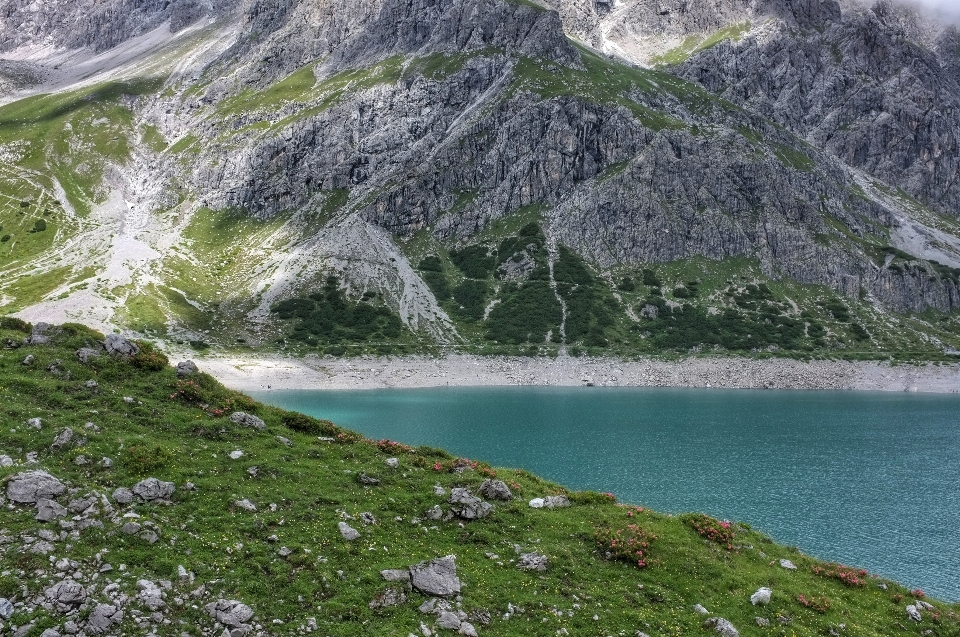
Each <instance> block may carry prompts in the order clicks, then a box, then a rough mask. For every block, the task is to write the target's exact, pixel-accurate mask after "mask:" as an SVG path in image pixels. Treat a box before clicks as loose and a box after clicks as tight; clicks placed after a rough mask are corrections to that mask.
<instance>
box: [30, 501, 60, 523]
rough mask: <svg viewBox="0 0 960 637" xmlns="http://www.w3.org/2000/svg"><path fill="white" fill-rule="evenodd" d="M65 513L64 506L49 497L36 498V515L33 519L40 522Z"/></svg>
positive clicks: (54, 518)
mask: <svg viewBox="0 0 960 637" xmlns="http://www.w3.org/2000/svg"><path fill="white" fill-rule="evenodd" d="M65 515H67V510H66V508H64V507H63V506H61V505H60V504H58V503H57V502H56V501H54V500H51V499H49V498H40V499H39V500H37V515H36V516H34V518H33V519H34V520H38V521H40V522H50V521H51V520H56V519H57V518H62V517H63V516H65Z"/></svg>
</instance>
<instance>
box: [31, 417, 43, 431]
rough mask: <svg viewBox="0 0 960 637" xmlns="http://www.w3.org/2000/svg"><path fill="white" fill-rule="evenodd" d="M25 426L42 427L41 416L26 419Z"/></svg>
mask: <svg viewBox="0 0 960 637" xmlns="http://www.w3.org/2000/svg"><path fill="white" fill-rule="evenodd" d="M27 426H28V427H30V428H31V429H43V419H42V418H30V419H29V420H27Z"/></svg>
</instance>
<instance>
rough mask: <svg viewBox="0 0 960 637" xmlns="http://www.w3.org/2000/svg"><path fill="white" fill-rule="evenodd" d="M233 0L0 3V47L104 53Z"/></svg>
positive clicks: (174, 28) (11, 0)
mask: <svg viewBox="0 0 960 637" xmlns="http://www.w3.org/2000/svg"><path fill="white" fill-rule="evenodd" d="M235 3H236V2H235V0H212V1H210V0H105V1H103V0H81V1H79V2H78V1H77V0H44V2H43V3H42V4H43V7H42V10H38V8H37V4H38V3H37V2H34V1H33V0H2V1H0V51H9V50H12V49H16V48H17V47H19V46H23V45H28V44H39V45H53V46H55V47H62V48H67V49H73V48H81V47H89V48H91V49H93V50H95V51H106V50H108V49H111V48H113V47H115V46H117V45H118V44H121V43H122V42H124V41H126V40H128V39H130V38H132V37H135V36H137V35H140V34H142V33H146V32H147V31H150V30H151V29H155V28H156V27H158V26H160V25H161V24H163V23H164V22H166V21H167V20H169V21H170V30H171V31H173V32H174V33H175V32H177V31H179V30H181V29H183V28H185V27H187V26H189V25H191V24H193V23H194V22H196V21H197V20H198V19H199V18H200V17H201V16H202V15H204V13H209V12H214V11H222V10H225V9H227V8H229V7H231V6H233V5H234V4H235Z"/></svg>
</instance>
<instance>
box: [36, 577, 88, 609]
mask: <svg viewBox="0 0 960 637" xmlns="http://www.w3.org/2000/svg"><path fill="white" fill-rule="evenodd" d="M43 596H44V597H45V598H46V599H47V600H48V601H49V602H51V603H53V604H55V605H56V607H57V608H58V609H59V610H63V611H69V610H73V609H75V608H77V607H79V606H80V605H81V604H82V603H83V602H85V601H86V600H87V591H86V589H84V588H83V586H81V585H80V584H79V583H77V582H75V581H73V580H72V579H65V580H63V581H60V582H57V583H56V584H54V585H53V586H51V587H49V588H48V589H46V590H45V591H43Z"/></svg>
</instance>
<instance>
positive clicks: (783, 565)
mask: <svg viewBox="0 0 960 637" xmlns="http://www.w3.org/2000/svg"><path fill="white" fill-rule="evenodd" d="M780 567H781V568H785V569H787V570H788V571H795V570H797V565H796V564H794V563H793V562H791V561H790V560H784V559H781V560H780Z"/></svg>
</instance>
